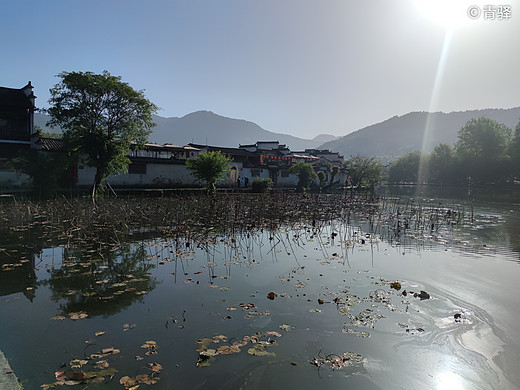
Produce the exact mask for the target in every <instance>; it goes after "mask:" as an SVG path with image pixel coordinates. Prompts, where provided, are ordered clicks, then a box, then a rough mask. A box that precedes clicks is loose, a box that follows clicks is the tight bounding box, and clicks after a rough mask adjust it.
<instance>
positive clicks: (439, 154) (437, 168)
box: [428, 144, 457, 184]
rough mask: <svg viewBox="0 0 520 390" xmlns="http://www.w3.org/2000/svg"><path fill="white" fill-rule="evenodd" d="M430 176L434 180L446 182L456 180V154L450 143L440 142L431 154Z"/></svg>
mask: <svg viewBox="0 0 520 390" xmlns="http://www.w3.org/2000/svg"><path fill="white" fill-rule="evenodd" d="M428 168H429V178H430V180H432V181H433V182H437V183H441V184H445V183H450V182H454V181H455V180H456V173H457V172H456V171H455V156H454V153H453V149H452V147H451V146H450V145H447V144H439V145H437V146H436V147H435V148H434V149H433V151H432V152H431V154H430V158H429V164H428Z"/></svg>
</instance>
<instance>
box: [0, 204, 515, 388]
mask: <svg viewBox="0 0 520 390" xmlns="http://www.w3.org/2000/svg"><path fill="white" fill-rule="evenodd" d="M419 202H422V203H423V204H426V205H427V206H425V207H424V208H423V210H424V212H426V211H427V210H429V211H430V213H431V212H432V210H434V207H435V210H434V213H435V218H436V219H435V221H434V222H433V223H434V225H433V226H431V225H430V223H429V222H428V224H427V226H428V228H425V227H424V226H425V225H424V224H422V225H420V226H419V225H418V224H417V220H418V219H417V218H418V217H417V215H418V214H417V213H416V214H408V217H407V213H409V212H410V210H413V208H414V207H415V206H414V205H417V204H418V203H419ZM446 204H449V205H450V206H449V207H447V206H446ZM385 207H386V210H387V213H386V214H384V213H380V214H379V215H374V216H372V218H368V219H367V218H365V217H363V218H361V217H360V218H355V216H354V217H353V218H348V219H346V218H344V217H342V216H338V218H337V219H328V220H326V221H320V220H314V221H312V223H311V222H308V223H296V222H293V223H290V224H285V225H284V224H280V225H279V226H276V227H272V228H270V229H268V228H262V229H260V228H257V229H249V230H243V231H241V232H235V234H225V235H224V234H218V233H214V234H212V233H211V232H206V234H205V235H204V236H201V235H199V236H196V237H195V236H193V235H191V236H190V237H179V236H178V235H176V236H168V234H157V235H155V237H154V236H153V235H147V236H142V235H139V234H135V235H134V238H133V239H127V240H124V241H123V242H119V243H117V244H112V245H103V246H99V245H93V244H91V243H88V242H85V241H81V242H80V243H77V242H74V241H73V240H71V242H69V243H67V244H61V245H59V246H51V245H49V246H46V247H44V248H43V249H42V250H40V249H38V250H33V249H32V247H31V243H30V242H25V243H23V244H19V247H15V246H13V245H12V242H7V241H5V242H2V238H1V237H0V248H2V249H1V250H0V256H1V262H2V264H3V266H2V271H1V272H0V295H1V297H0V350H2V351H3V352H4V354H5V355H6V357H7V358H8V359H9V362H10V364H11V366H12V368H13V370H14V371H15V373H16V375H17V376H18V378H19V379H20V380H21V382H22V383H23V385H24V388H25V389H38V388H40V386H41V385H44V384H47V385H48V387H51V386H57V387H58V388H61V386H67V385H69V386H71V388H78V389H84V388H88V389H123V388H125V386H126V388H136V387H135V386H138V385H139V386H140V388H155V389H174V388H179V389H218V388H226V389H241V388H242V389H287V388H304V389H314V388H327V389H338V388H356V389H437V390H443V389H518V388H520V372H519V371H518V367H519V366H520V336H519V334H518V330H519V328H518V323H520V310H519V309H518V302H519V300H518V285H519V281H520V257H519V254H518V247H519V224H518V215H519V203H518V202H516V203H515V201H511V200H510V199H508V200H505V201H504V202H499V201H497V200H496V199H495V200H494V201H493V203H490V202H489V201H487V200H483V201H476V202H473V200H472V201H471V203H468V202H467V200H464V199H462V200H461V199H453V198H452V199H450V200H449V201H447V200H446V199H442V200H439V199H438V198H435V199H433V198H431V197H430V198H428V197H426V198H424V197H423V198H420V199H418V198H417V197H414V198H413V199H412V198H411V197H408V196H402V197H401V198H400V200H398V201H397V200H395V199H394V200H388V201H387V205H386V206H385ZM388 210H390V211H388ZM457 213H458V214H457ZM448 214H449V216H450V217H449V218H448V217H447V215H448ZM414 216H415V218H416V219H415V220H414ZM399 218H401V219H400V222H399V223H396V222H395V219H399ZM404 224H406V226H404ZM397 227H398V228H397Z"/></svg>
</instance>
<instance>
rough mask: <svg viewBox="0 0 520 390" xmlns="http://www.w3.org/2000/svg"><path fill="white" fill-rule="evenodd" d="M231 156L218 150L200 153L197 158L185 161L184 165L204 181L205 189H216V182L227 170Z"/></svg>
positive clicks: (212, 190)
mask: <svg viewBox="0 0 520 390" xmlns="http://www.w3.org/2000/svg"><path fill="white" fill-rule="evenodd" d="M230 162H231V158H230V157H228V156H226V155H225V154H222V153H221V152H220V151H216V152H206V153H201V154H199V155H198V156H197V158H195V159H193V160H187V161H186V167H187V168H188V170H189V171H190V172H191V174H192V175H193V176H194V177H196V178H197V179H199V180H204V181H206V189H207V190H208V191H210V192H214V191H215V190H216V183H217V182H218V181H219V180H220V178H221V177H222V176H223V175H224V174H225V173H226V172H228V171H229V169H230V167H229V163H230Z"/></svg>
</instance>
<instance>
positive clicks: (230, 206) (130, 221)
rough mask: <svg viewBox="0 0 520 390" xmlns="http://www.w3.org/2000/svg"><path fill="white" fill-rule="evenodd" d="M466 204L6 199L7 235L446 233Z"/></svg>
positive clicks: (257, 198)
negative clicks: (357, 224)
mask: <svg viewBox="0 0 520 390" xmlns="http://www.w3.org/2000/svg"><path fill="white" fill-rule="evenodd" d="M467 214H468V210H464V208H461V207H460V206H455V207H446V206H442V205H431V204H422V203H420V202H413V201H412V202H405V203H403V202H402V201H401V200H399V199H385V198H380V197H376V196H373V195H371V194H369V193H362V194H355V193H350V194H313V195H305V194H286V193H280V194H273V195H268V194H217V195H215V196H211V197H209V196H201V195H198V194H197V195H174V196H165V197H160V198H154V197H141V198H136V197H119V198H111V199H104V200H101V201H99V202H98V203H97V204H96V205H95V206H94V205H93V204H92V203H91V202H90V200H88V199H86V198H59V199H56V200H53V201H47V202H32V201H25V200H23V201H13V202H6V203H3V204H0V223H1V226H2V230H4V231H5V233H6V234H9V233H13V232H16V233H18V234H19V235H29V236H30V238H31V239H33V238H37V239H40V240H42V241H44V242H46V243H47V244H63V243H67V242H71V241H73V240H78V239H79V240H85V239H88V238H89V237H103V241H104V243H107V241H108V242H109V243H113V244H117V243H121V242H125V241H126V240H127V238H128V237H129V236H134V237H135V236H139V235H144V236H146V234H151V235H152V236H153V235H156V234H157V233H160V234H169V235H171V234H178V235H181V236H183V237H186V238H188V239H189V238H190V237H194V236H201V235H202V236H205V235H208V234H215V233H218V234H223V235H227V234H230V235H233V234H236V233H238V232H243V231H248V230H255V229H262V228H276V227H278V226H281V225H285V224H289V225H290V224H292V223H294V222H303V223H307V224H311V225H312V226H313V227H316V226H319V225H320V224H325V223H328V222H329V221H332V220H338V219H340V220H343V221H345V222H347V223H349V222H350V221H351V220H353V219H357V220H363V219H364V220H366V222H367V224H368V226H369V228H370V230H371V231H373V232H376V233H377V232H379V231H382V230H385V229H386V230H389V231H392V232H393V233H394V235H396V236H397V235H399V234H400V233H403V232H406V231H412V232H432V231H436V232H438V231H439V229H442V228H445V227H448V228H449V227H450V226H454V225H455V224H460V223H461V222H463V220H464V218H468V215H467Z"/></svg>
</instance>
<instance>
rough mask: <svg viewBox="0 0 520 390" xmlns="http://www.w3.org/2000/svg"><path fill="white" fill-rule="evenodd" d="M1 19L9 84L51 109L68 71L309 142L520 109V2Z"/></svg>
mask: <svg viewBox="0 0 520 390" xmlns="http://www.w3.org/2000/svg"><path fill="white" fill-rule="evenodd" d="M499 6H502V7H501V8H500V7H499ZM508 7H509V8H508ZM508 9H509V10H510V12H509V14H508V13H507V11H508ZM504 11H506V12H504ZM0 15H2V23H0V49H1V51H0V53H1V54H0V86H3V87H10V88H21V87H23V86H24V85H26V84H27V82H28V81H29V80H30V81H31V82H32V84H33V86H34V93H35V95H36V96H37V100H36V102H37V106H38V107H39V108H48V107H49V104H48V99H49V97H50V94H49V89H50V88H52V87H53V86H54V85H55V84H56V83H58V82H59V80H60V79H59V77H58V75H59V73H60V72H63V71H66V72H72V71H82V72H85V71H91V72H94V73H101V72H103V71H104V70H107V71H109V72H110V73H111V74H112V75H115V76H120V77H121V78H122V80H123V81H124V82H127V83H128V84H129V85H130V86H132V87H133V88H134V89H136V90H144V93H145V96H146V97H147V98H148V99H149V100H150V101H152V102H153V103H155V104H156V105H157V106H159V107H160V111H158V115H160V116H163V117H182V116H184V115H187V114H189V113H191V112H194V111H198V110H209V111H213V112H214V113H216V114H219V115H222V116H227V117H231V118H237V119H245V120H249V121H252V122H255V123H257V124H258V125H260V126H261V127H263V128H264V129H266V130H269V131H274V132H278V133H285V134H291V135H295V136H298V137H302V138H313V137H314V136H316V135H318V134H322V133H327V134H333V135H337V136H342V135H345V134H347V133H350V132H352V131H355V130H358V129H360V128H363V127H365V126H368V125H371V124H374V123H378V122H381V121H383V120H386V119H388V118H391V117H393V116H395V115H399V116H400V115H404V114H406V113H408V112H412V111H430V112H435V111H443V112H451V111H465V110H472V109H483V108H512V107H518V106H520V0H499V2H496V1H494V0H484V1H482V0H45V1H42V0H0ZM507 16H509V17H507ZM172 142H174V140H172Z"/></svg>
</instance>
